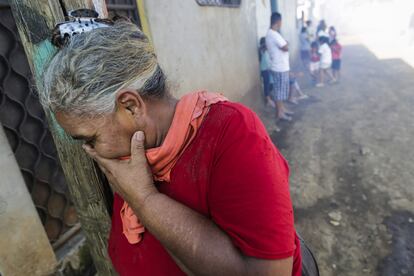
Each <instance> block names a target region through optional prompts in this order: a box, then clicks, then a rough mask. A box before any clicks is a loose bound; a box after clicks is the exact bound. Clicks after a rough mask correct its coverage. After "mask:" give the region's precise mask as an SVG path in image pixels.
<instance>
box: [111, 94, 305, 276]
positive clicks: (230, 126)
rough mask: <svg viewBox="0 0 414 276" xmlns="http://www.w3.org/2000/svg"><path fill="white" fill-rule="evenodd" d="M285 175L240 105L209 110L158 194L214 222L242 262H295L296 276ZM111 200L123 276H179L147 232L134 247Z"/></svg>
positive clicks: (116, 259)
mask: <svg viewBox="0 0 414 276" xmlns="http://www.w3.org/2000/svg"><path fill="white" fill-rule="evenodd" d="M288 177H289V168H288V165H287V163H286V161H285V160H284V158H283V157H282V156H281V154H280V153H279V151H278V150H277V149H276V147H275V146H274V144H273V143H272V141H271V140H270V138H269V135H268V134H267V132H266V130H265V128H264V126H263V124H262V122H261V121H260V119H259V118H258V117H257V115H256V114H255V113H253V112H252V111H251V110H249V109H248V108H246V107H244V106H243V105H240V104H236V103H231V102H223V103H218V104H215V105H213V106H212V107H211V108H210V111H209V113H208V115H207V116H206V118H205V120H204V122H203V124H202V125H201V127H200V129H199V132H198V133H197V136H196V137H195V139H194V140H193V142H192V143H191V144H190V145H189V146H188V148H187V149H186V150H185V152H184V153H183V155H182V156H181V157H180V159H179V161H178V162H177V164H176V165H175V166H174V168H173V170H172V171H171V183H157V186H158V189H159V191H160V192H161V193H164V194H166V195H168V196H169V197H171V198H173V199H175V200H177V201H179V202H181V203H183V204H185V205H186V206H188V207H189V208H191V209H193V210H195V211H197V212H199V213H201V214H203V215H204V216H206V217H207V218H209V219H211V220H212V221H214V222H215V223H216V224H217V225H218V226H219V227H220V228H221V229H222V230H223V231H224V232H225V233H226V234H227V235H228V236H229V237H230V238H231V240H232V242H233V244H234V245H235V246H236V247H237V248H239V250H240V251H241V252H242V253H243V254H244V255H246V256H251V257H255V258H260V259H283V258H288V257H290V256H293V257H294V265H293V266H294V267H293V273H292V275H295V276H299V275H301V255H300V244H299V240H298V238H297V236H296V232H295V229H294V226H293V208H292V202H291V199H290V193H289V182H288ZM122 204H123V200H122V199H121V198H120V197H119V196H118V195H115V199H114V206H113V216H112V229H111V234H110V239H109V249H108V250H109V255H110V257H111V259H112V262H113V264H114V266H115V268H116V270H117V271H118V273H119V274H120V275H121V276H127V275H131V276H132V275H134V276H135V275H151V276H157V275H184V273H183V272H182V271H181V270H180V268H179V267H178V266H177V265H176V264H175V262H174V261H173V259H172V258H171V257H170V256H169V254H168V253H167V252H166V250H165V249H164V248H163V246H162V245H161V244H160V242H159V241H158V240H157V239H156V238H155V237H154V236H153V235H152V234H151V233H150V232H149V231H148V230H146V232H145V233H144V235H143V240H142V241H141V242H140V243H138V244H129V243H128V241H127V239H126V238H125V236H124V235H123V234H122V224H121V218H120V215H119V211H120V209H121V207H122Z"/></svg>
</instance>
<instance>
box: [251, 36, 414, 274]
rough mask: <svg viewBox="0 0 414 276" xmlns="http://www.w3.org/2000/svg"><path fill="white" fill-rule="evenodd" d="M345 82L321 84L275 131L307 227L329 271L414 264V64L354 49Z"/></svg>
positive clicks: (347, 54) (302, 226) (411, 267)
mask: <svg viewBox="0 0 414 276" xmlns="http://www.w3.org/2000/svg"><path fill="white" fill-rule="evenodd" d="M343 63H344V66H343V71H342V74H343V76H342V80H341V82H340V84H336V85H332V86H327V87H324V88H313V87H311V85H310V81H308V80H305V79H304V78H303V79H302V86H303V89H304V90H305V92H306V93H308V94H309V95H310V99H309V100H307V101H306V102H303V103H301V104H300V105H299V106H297V107H295V108H294V111H295V115H294V120H293V122H291V123H285V124H281V125H280V126H281V128H282V131H281V132H275V131H272V130H273V129H274V127H273V122H274V121H273V114H272V113H271V112H270V111H269V110H268V109H267V110H266V111H265V112H259V113H260V114H261V117H262V119H263V121H264V122H265V124H266V125H267V127H268V130H269V132H270V133H272V139H273V141H274V142H275V144H276V145H277V146H278V148H279V149H280V150H281V151H282V153H283V154H284V156H285V157H286V158H287V160H288V162H289V164H290V167H291V195H292V198H293V204H294V208H295V219H296V227H297V230H298V231H299V232H300V233H301V235H302V236H304V238H305V239H306V240H307V242H308V243H309V245H310V246H311V247H312V249H313V251H314V253H315V255H316V257H317V259H318V262H319V265H320V270H321V275H412V273H413V271H414V242H413V239H412V237H413V235H414V185H413V179H414V151H412V149H413V148H414V140H413V139H411V137H413V136H414V120H413V118H414V109H413V108H412V106H413V105H414V93H413V87H414V77H413V76H414V68H412V67H410V66H409V65H408V64H406V63H405V62H404V61H402V60H400V59H388V60H379V59H377V57H376V56H375V55H374V54H373V53H371V52H370V51H369V49H368V48H366V47H365V46H364V45H362V44H357V43H355V44H353V45H347V46H346V47H345V49H344V57H343Z"/></svg>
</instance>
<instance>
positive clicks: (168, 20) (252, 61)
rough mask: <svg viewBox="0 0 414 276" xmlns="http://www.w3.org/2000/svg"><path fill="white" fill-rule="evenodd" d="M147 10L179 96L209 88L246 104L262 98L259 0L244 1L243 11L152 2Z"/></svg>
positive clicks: (190, 0)
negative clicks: (255, 97) (255, 95)
mask: <svg viewBox="0 0 414 276" xmlns="http://www.w3.org/2000/svg"><path fill="white" fill-rule="evenodd" d="M145 10H146V14H147V18H148V22H149V28H150V32H151V35H152V38H153V43H154V46H155V50H156V52H157V55H158V59H159V62H160V64H161V66H162V68H163V69H164V71H165V72H166V74H167V76H168V78H169V80H170V83H171V87H172V92H173V94H175V95H176V96H180V95H183V94H185V93H187V92H190V91H193V90H198V89H208V90H211V91H220V92H223V93H224V95H226V96H227V97H229V98H230V99H232V100H241V99H242V98H243V97H244V96H245V95H246V94H247V93H249V92H252V93H261V92H260V91H261V88H260V77H259V63H258V52H257V27H256V0H243V1H242V4H241V7H240V8H224V7H205V6H199V5H198V4H197V3H196V1H195V0H180V1H165V0H147V1H145Z"/></svg>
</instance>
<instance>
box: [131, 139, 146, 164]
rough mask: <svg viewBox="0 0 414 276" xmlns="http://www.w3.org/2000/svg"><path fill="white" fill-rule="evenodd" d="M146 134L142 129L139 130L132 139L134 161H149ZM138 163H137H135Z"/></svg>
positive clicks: (132, 158)
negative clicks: (146, 153) (146, 149)
mask: <svg viewBox="0 0 414 276" xmlns="http://www.w3.org/2000/svg"><path fill="white" fill-rule="evenodd" d="M144 144H145V134H144V132H142V131H137V132H135V134H134V135H133V136H132V139H131V160H132V161H133V162H137V161H138V163H139V162H143V161H145V162H147V159H146V157H145V146H144ZM135 164H137V163H135Z"/></svg>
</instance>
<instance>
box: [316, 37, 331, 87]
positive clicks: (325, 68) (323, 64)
mask: <svg viewBox="0 0 414 276" xmlns="http://www.w3.org/2000/svg"><path fill="white" fill-rule="evenodd" d="M328 43H329V38H328V37H326V36H321V37H319V45H320V46H319V51H318V53H319V55H320V65H319V68H320V70H319V83H318V84H316V86H317V87H323V86H324V85H325V84H324V77H325V76H328V77H329V78H330V82H331V83H334V82H336V80H335V78H334V76H333V75H332V72H331V71H330V69H331V66H332V52H331V48H330V47H329V44H328Z"/></svg>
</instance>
